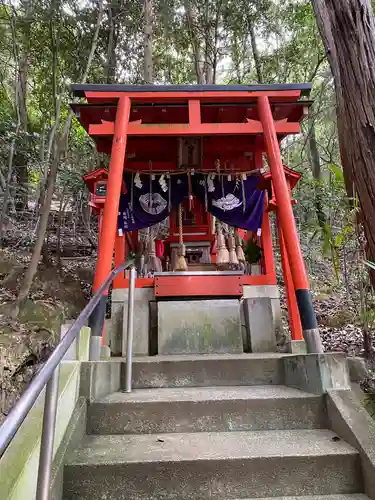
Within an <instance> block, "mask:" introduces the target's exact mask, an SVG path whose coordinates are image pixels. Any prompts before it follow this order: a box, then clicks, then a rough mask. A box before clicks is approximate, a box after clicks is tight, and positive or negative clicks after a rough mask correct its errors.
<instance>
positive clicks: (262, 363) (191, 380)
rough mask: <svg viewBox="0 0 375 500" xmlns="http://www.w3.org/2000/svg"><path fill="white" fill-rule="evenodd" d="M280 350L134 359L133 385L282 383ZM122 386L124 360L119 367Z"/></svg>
mask: <svg viewBox="0 0 375 500" xmlns="http://www.w3.org/2000/svg"><path fill="white" fill-rule="evenodd" d="M283 357H285V355H283V354H277V353H266V354H211V355H210V354H206V355H171V356H151V357H139V358H135V359H134V364H133V387H134V388H135V389H143V388H152V387H205V386H206V387H207V386H233V385H269V384H276V385H282V384H283V383H284V363H283ZM121 379H122V387H123V388H124V387H125V363H123V369H122V377H121Z"/></svg>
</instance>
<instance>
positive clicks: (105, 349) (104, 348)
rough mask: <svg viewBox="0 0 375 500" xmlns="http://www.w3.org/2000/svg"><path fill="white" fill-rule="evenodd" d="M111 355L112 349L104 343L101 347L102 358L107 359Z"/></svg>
mask: <svg viewBox="0 0 375 500" xmlns="http://www.w3.org/2000/svg"><path fill="white" fill-rule="evenodd" d="M110 357H111V349H110V348H109V346H107V345H102V347H101V348H100V359H101V360H105V359H109V358H110Z"/></svg>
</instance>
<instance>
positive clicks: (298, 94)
mask: <svg viewBox="0 0 375 500" xmlns="http://www.w3.org/2000/svg"><path fill="white" fill-rule="evenodd" d="M71 90H72V92H73V94H74V95H75V96H77V97H85V99H86V103H75V104H72V105H71V106H72V108H73V110H74V111H75V114H76V117H77V118H78V120H79V121H80V123H81V124H82V125H83V127H84V128H85V129H86V130H87V132H88V133H89V134H90V135H91V137H92V138H93V140H94V141H95V143H96V146H97V149H98V151H99V152H104V153H110V151H111V145H112V136H113V132H114V121H115V118H116V107H117V102H118V99H119V97H120V96H123V95H126V96H129V97H130V99H131V103H132V105H131V112H130V123H129V128H128V143H127V158H128V164H129V163H131V162H134V161H136V162H149V161H152V162H171V163H175V161H176V157H177V148H178V145H177V144H178V141H177V138H178V137H180V136H195V137H203V151H204V157H205V158H206V159H207V160H208V161H211V160H212V159H214V158H216V157H217V156H220V158H223V161H224V160H225V161H226V160H228V162H233V163H234V164H235V163H236V158H240V157H241V158H242V159H243V157H244V155H245V156H247V157H249V156H250V155H252V154H254V153H255V151H264V144H263V137H262V130H263V129H262V126H261V124H260V122H259V117H258V111H257V98H258V97H259V96H260V95H267V96H268V98H269V100H270V104H271V109H272V113H273V118H274V120H275V122H276V123H275V126H276V130H277V133H278V138H279V140H280V141H281V140H282V139H283V138H284V137H286V136H287V135H289V134H293V133H294V134H295V133H299V132H300V125H299V123H300V122H301V121H302V120H303V118H304V117H305V115H306V112H307V109H308V107H309V106H310V105H311V101H308V100H307V99H306V97H307V96H308V95H309V93H310V90H311V84H308V83H302V84H275V85H100V84H99V85H98V84H95V85H91V84H87V85H86V84H84V85H78V84H77V85H72V86H71ZM193 101H198V111H197V108H196V107H194V112H193V111H192V109H193V106H192V105H191V104H190V103H192V102H193ZM193 113H194V114H193ZM195 113H199V114H198V115H196V114H195ZM192 116H194V117H195V118H196V116H199V119H198V121H197V120H195V121H194V123H193V122H192ZM242 163H243V162H242ZM241 168H242V167H241Z"/></svg>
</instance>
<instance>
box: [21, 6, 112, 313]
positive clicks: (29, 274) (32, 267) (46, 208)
mask: <svg viewBox="0 0 375 500" xmlns="http://www.w3.org/2000/svg"><path fill="white" fill-rule="evenodd" d="M103 2H104V0H101V1H100V3H99V12H98V18H97V22H96V27H95V32H94V35H93V39H92V44H91V50H90V54H89V57H88V59H87V63H86V68H85V70H84V72H83V75H82V79H81V83H85V82H86V80H87V76H88V73H89V71H90V67H91V64H92V61H93V58H94V54H95V51H96V46H97V44H98V36H99V30H100V25H101V20H102V16H103ZM73 116H74V112H73V111H72V110H71V111H70V112H69V114H68V116H67V118H66V120H65V123H64V128H63V131H62V133H61V136H60V137H59V138H58V139H55V141H54V147H53V153H52V161H51V166H50V170H49V175H48V182H47V189H46V193H45V197H44V203H43V208H42V210H41V215H40V218H39V222H38V228H37V238H36V242H35V246H34V249H33V254H32V257H31V261H30V264H29V267H28V268H27V271H26V275H25V278H24V281H23V282H22V284H21V287H20V291H19V294H18V297H17V299H16V301H15V303H14V308H13V311H12V316H13V317H17V316H18V314H19V310H20V308H21V307H22V304H23V303H24V302H25V300H26V299H27V297H28V295H29V293H30V289H31V285H32V283H33V279H34V276H35V274H36V272H37V269H38V264H39V261H40V257H41V252H42V247H43V243H44V239H45V235H46V230H47V224H48V217H49V213H50V210H51V202H52V198H53V193H54V190H55V183H56V177H57V172H58V168H59V163H60V157H61V156H62V154H63V153H64V152H65V151H66V147H67V143H68V137H69V131H70V126H71V123H72V119H73Z"/></svg>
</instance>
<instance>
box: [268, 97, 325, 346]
mask: <svg viewBox="0 0 375 500" xmlns="http://www.w3.org/2000/svg"><path fill="white" fill-rule="evenodd" d="M258 113H259V118H260V121H261V123H262V126H263V135H264V141H265V145H266V151H267V158H268V163H269V166H270V171H271V176H272V183H273V187H274V191H275V197H276V202H277V206H278V212H279V220H280V226H281V230H282V233H283V237H284V241H285V246H286V251H287V254H288V260H289V265H290V271H291V275H292V279H293V283H294V289H295V293H296V298H297V304H298V310H299V314H300V318H301V324H302V330H303V337H304V339H305V342H306V348H307V352H308V353H321V352H323V346H322V342H321V339H320V335H319V329H318V323H317V321H316V315H315V310H314V306H313V303H312V297H311V293H310V290H309V282H308V279H307V273H306V269H305V264H304V261H303V256H302V251H301V247H300V243H299V238H298V233H297V228H296V223H295V220H294V214H293V209H292V205H291V203H290V195H289V187H288V183H287V180H286V177H285V172H284V168H283V164H282V161H281V155H280V147H279V142H278V139H277V135H276V129H275V122H274V120H273V116H272V111H271V106H270V103H269V100H268V97H267V96H260V97H258Z"/></svg>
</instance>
